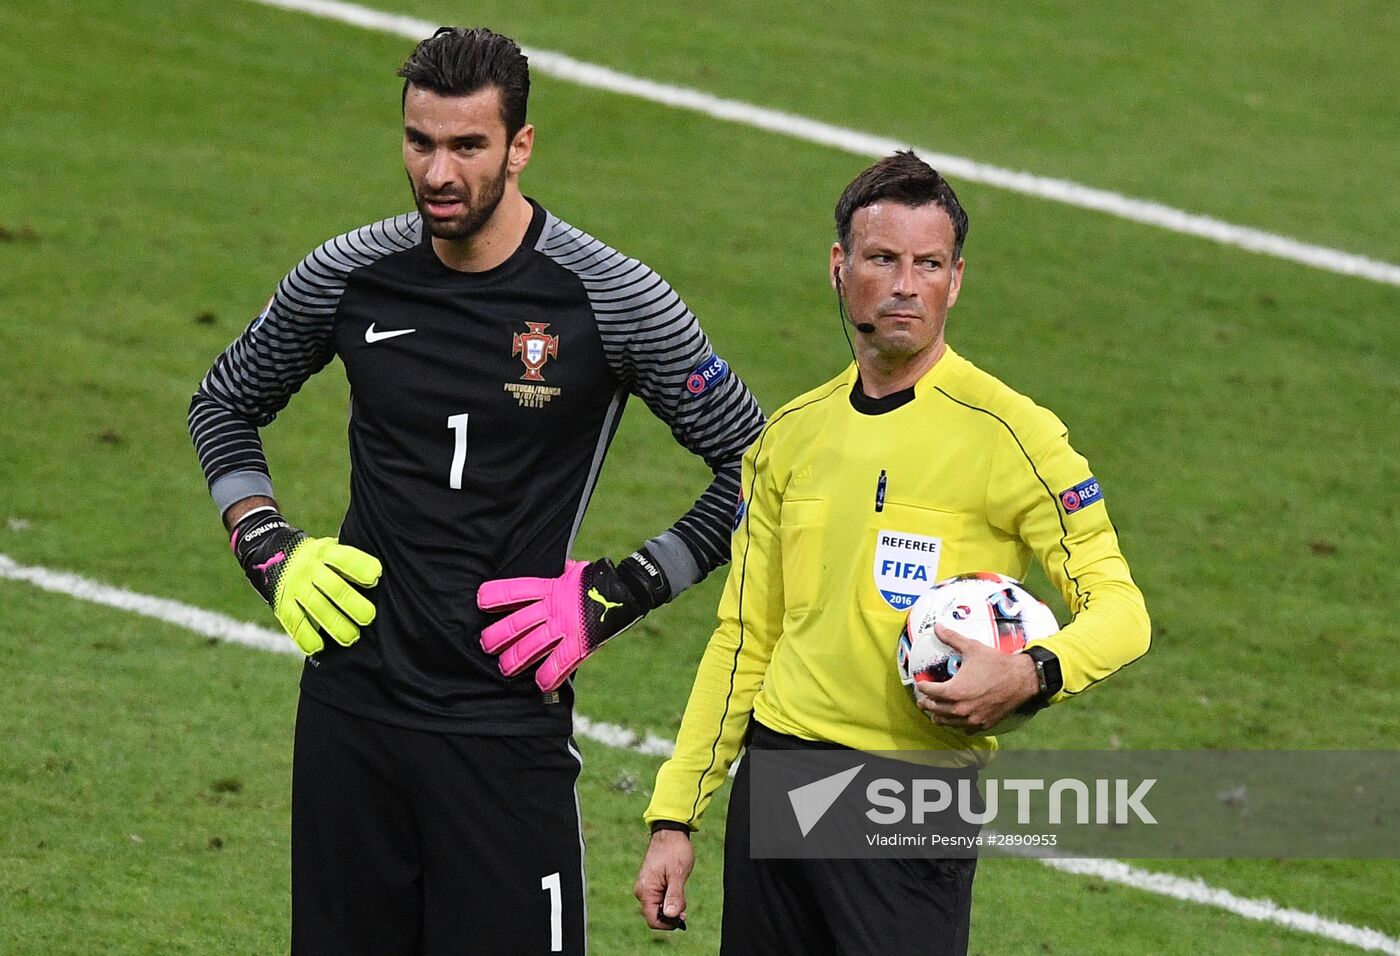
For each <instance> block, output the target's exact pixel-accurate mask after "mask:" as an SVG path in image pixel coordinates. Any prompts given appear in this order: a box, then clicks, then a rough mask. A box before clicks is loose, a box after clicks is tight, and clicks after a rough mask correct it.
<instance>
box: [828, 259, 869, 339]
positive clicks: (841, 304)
mask: <svg viewBox="0 0 1400 956" xmlns="http://www.w3.org/2000/svg"><path fill="white" fill-rule="evenodd" d="M831 281H832V282H834V283H835V284H836V307H837V308H838V309H840V310H841V317H842V318H843V319H845V320H846V321H847V322H850V323H851V324H852V325H854V326H855V327H856V331H857V332H861V333H864V334H865V335H869V334H870V333H871V332H874V331H875V326H874V324H873V323H871V322H852V321H851V317H850V314H849V313H847V311H846V290H845V289H843V288H841V267H840V266H836V267H835V268H833V269H832V270H831Z"/></svg>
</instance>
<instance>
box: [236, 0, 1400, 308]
mask: <svg viewBox="0 0 1400 956" xmlns="http://www.w3.org/2000/svg"><path fill="white" fill-rule="evenodd" d="M252 2H254V3H259V4H262V5H263V6H268V7H277V8H279V9H283V10H291V11H295V12H298V13H307V14H311V15H312V16H317V17H322V18H324V19H328V20H336V21H339V22H341V23H347V24H351V25H353V26H358V27H363V28H365V29H368V30H376V31H379V32H382V33H391V34H395V35H397V36H402V37H405V38H407V39H410V40H421V39H423V38H424V37H426V36H430V35H431V34H432V32H433V31H434V30H435V29H436V28H437V24H434V23H431V22H429V21H427V20H420V19H418V18H417V17H409V16H402V15H399V14H393V13H385V12H383V11H381V10H374V9H371V8H369V7H363V6H360V5H359V4H354V3H343V2H339V0H252ZM524 50H525V53H526V55H527V56H529V58H530V68H531V69H532V70H534V71H536V72H538V73H543V74H545V75H547V76H552V77H555V78H556V79H560V80H564V81H565V82H569V83H575V84H577V85H579V86H586V87H591V88H593V89H598V90H607V91H608V92H611V93H620V94H622V95H624V96H633V97H637V98H640V99H644V100H649V101H651V102H653V103H661V104H663V105H665V106H672V107H675V108H676V109H683V110H689V111H691V112H694V113H702V114H704V115H706V116H711V117H714V118H715V119H720V120H725V121H728V122H731V123H739V124H741V125H744V126H751V127H754V128H756V129H761V130H766V131H767V132H770V133H777V134H779V135H783V136H789V137H792V138H793V139H798V140H803V141H805V142H808V143H816V144H819V145H821V146H827V147H830V148H832V149H837V150H841V151H842V152H847V153H854V154H856V155H858V156H887V155H889V154H890V153H892V152H894V151H895V150H897V149H907V148H909V147H910V146H912V145H913V144H911V143H908V142H906V141H903V140H897V139H891V138H889V137H884V136H875V135H872V134H870V133H862V132H860V131H859V130H853V129H847V128H845V127H841V126H835V125H832V124H830V123H823V122H821V121H820V120H814V119H809V118H808V117H805V116H798V115H796V114H793V113H785V112H783V111H781V110H774V109H767V108H766V107H762V106H755V105H753V104H752V103H745V102H742V101H740V100H730V99H725V98H723V97H719V96H713V95H711V94H709V93H702V92H701V91H699V90H694V89H690V88H688V87H683V86H674V85H672V84H669V83H658V82H656V81H655V80H648V79H645V78H643V77H638V76H632V75H630V74H627V73H620V72H618V71H617V70H613V69H609V68H608V67H605V66H598V65H597V64H594V63H586V62H584V61H582V60H576V59H574V58H573V57H571V56H567V55H566V54H563V53H558V52H555V51H553V50H538V49H534V48H533V47H525V48H524ZM918 151H919V153H920V155H922V156H923V157H924V159H926V160H928V162H929V163H931V164H932V165H933V166H935V167H937V168H938V170H939V171H940V172H942V173H943V174H944V175H947V176H948V177H950V178H951V179H953V180H955V181H956V180H959V179H961V180H966V181H968V182H975V183H983V184H985V185H988V186H994V187H997V188H999V189H1006V190H1010V191H1011V192H1017V193H1022V194H1024V195H1027V196H1035V197H1037V198H1040V199H1047V200H1050V201H1052V202H1058V203H1063V204H1065V205H1068V206H1076V207H1078V208H1080V209H1090V210H1093V211H1095V212H1101V213H1106V214H1108V215H1110V216H1117V217H1118V218H1120V219H1128V220H1131V221H1133V222H1140V223H1144V224H1146V225H1149V226H1157V227H1159V228H1162V229H1166V230H1169V231H1171V232H1177V233H1182V234H1184V235H1188V236H1196V237H1199V238H1202V239H1209V240H1211V241H1212V242H1218V243H1221V244H1222V245H1226V246H1234V247H1236V248H1239V249H1246V250H1248V251H1250V252H1257V253H1261V254H1263V255H1267V256H1274V257H1276V258H1279V259H1287V260H1289V261H1291V262H1299V263H1302V264H1303V265H1305V266H1310V267H1312V268H1315V269H1322V270H1324V271H1327V272H1336V273H1340V274H1341V275H1349V276H1358V277H1360V278H1363V279H1370V280H1371V281H1373V282H1380V283H1384V284H1386V285H1393V286H1400V265H1395V264H1393V263H1389V262H1382V261H1380V260H1377V259H1371V258H1368V257H1366V256H1361V255H1357V254H1355V253H1350V252H1343V251H1342V250H1340V249H1332V248H1329V247H1327V246H1319V245H1315V244H1313V243H1308V242H1303V241H1301V240H1299V239H1292V238H1289V237H1288V236H1282V235H1278V234H1277V233H1272V232H1265V231H1264V230H1262V229H1252V228H1250V227H1248V226H1238V225H1235V224H1233V223H1229V222H1224V221H1223V220H1220V219H1213V218H1211V217H1210V216H1202V215H1198V214H1196V213H1190V212H1185V211H1183V210H1180V209H1174V208H1172V207H1171V206H1166V205H1163V204H1162V203H1157V202H1152V201H1150V200H1146V199H1134V198H1132V197H1131V196H1124V195H1122V194H1121V193H1115V192H1110V191H1109V190H1106V189H1097V188H1095V187H1093V186H1085V185H1083V184H1081V183H1075V182H1071V181H1069V180H1065V179H1054V178H1051V177H1046V176H1037V175H1034V174H1032V173H1026V172H1019V171H1017V170H1012V169H1003V168H1001V167H999V166H992V165H990V164H988V163H981V162H978V161H977V160H974V159H968V158H967V157H965V156H954V155H951V154H949V153H941V152H938V151H936V150H931V149H924V148H922V147H918Z"/></svg>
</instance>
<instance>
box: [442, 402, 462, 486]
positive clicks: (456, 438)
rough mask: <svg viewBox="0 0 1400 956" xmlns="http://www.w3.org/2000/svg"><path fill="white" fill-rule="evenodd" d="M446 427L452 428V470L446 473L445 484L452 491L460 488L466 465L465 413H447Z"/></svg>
mask: <svg viewBox="0 0 1400 956" xmlns="http://www.w3.org/2000/svg"><path fill="white" fill-rule="evenodd" d="M447 427H448V428H450V429H452V432H453V436H452V438H453V444H452V470H451V472H449V473H448V475H447V486H448V487H449V488H451V489H452V490H454V491H461V490H462V472H463V471H465V470H466V467H467V413H466V412H463V413H462V414H460V415H449V416H448V418H447Z"/></svg>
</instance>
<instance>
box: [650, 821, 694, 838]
mask: <svg viewBox="0 0 1400 956" xmlns="http://www.w3.org/2000/svg"><path fill="white" fill-rule="evenodd" d="M662 830H677V831H679V832H681V833H684V834H685V835H686V836H687V837H689V836H690V827H688V826H686V825H685V824H684V823H681V822H680V821H679V820H653V821H652V823H651V832H652V834H653V835H655V834H657V833H660V832H661V831H662Z"/></svg>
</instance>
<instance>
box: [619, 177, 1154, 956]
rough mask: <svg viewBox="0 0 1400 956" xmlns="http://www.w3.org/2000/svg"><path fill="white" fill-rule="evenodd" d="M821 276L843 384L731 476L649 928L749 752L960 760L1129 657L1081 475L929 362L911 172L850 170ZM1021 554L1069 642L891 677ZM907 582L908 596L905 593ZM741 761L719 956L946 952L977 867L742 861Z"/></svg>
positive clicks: (932, 279) (939, 312) (929, 283)
mask: <svg viewBox="0 0 1400 956" xmlns="http://www.w3.org/2000/svg"><path fill="white" fill-rule="evenodd" d="M836 225H837V242H836V243H835V244H834V245H833V246H832V250H831V264H830V270H831V271H830V275H831V280H832V285H833V287H834V288H835V290H836V294H837V296H838V300H839V305H840V311H841V314H842V321H843V323H844V322H846V321H847V311H848V310H849V322H850V324H851V325H852V326H853V327H854V329H855V332H856V344H855V346H854V352H855V363H854V364H853V365H852V366H851V367H849V368H848V369H847V370H846V371H845V372H843V373H842V374H841V375H839V376H837V377H836V378H835V379H833V380H831V381H829V382H827V383H826V384H824V385H822V386H820V387H819V388H816V389H813V390H812V391H810V392H808V393H807V394H805V395H802V396H800V397H799V398H797V399H795V400H793V401H792V402H790V403H788V404H787V405H786V406H784V407H783V408H782V409H781V410H780V411H778V412H777V413H776V414H774V416H773V418H772V420H771V421H770V422H769V423H768V425H767V426H766V427H765V428H764V430H763V433H762V435H760V437H759V439H758V441H757V443H755V445H754V447H753V448H751V449H750V450H749V451H748V452H747V453H746V454H745V456H744V462H743V494H744V500H743V501H742V502H741V503H740V508H739V510H740V516H739V520H738V522H737V524H736V526H735V534H734V539H733V552H732V553H733V564H732V565H731V567H730V571H729V580H728V583H727V584H726V587H725V591H724V597H723V599H722V602H721V604H720V608H719V627H718V628H717V629H716V630H715V632H714V635H713V636H712V637H711V638H710V643H709V647H708V648H707V649H706V651H705V655H704V658H703V659H702V661H701V664H700V670H699V673H698V674H697V675H696V678H695V686H694V689H693V690H692V691H691V695H690V702H689V704H688V705H687V706H686V710H685V716H684V718H683V719H682V722H681V728H680V734H679V736H678V738H677V740H676V752H675V756H674V757H672V758H671V759H670V760H669V761H667V762H666V764H665V765H664V766H662V768H661V771H660V773H659V774H658V775H657V780H656V790H655V794H654V796H653V797H652V801H651V805H650V806H649V807H648V808H647V811H646V819H647V821H648V823H650V825H651V828H652V836H651V843H650V846H649V848H648V850H647V854H646V858H645V860H644V861H643V863H642V867H641V872H640V873H639V875H638V877H637V883H636V888H635V892H636V895H637V898H638V900H639V901H640V902H641V904H642V914H643V916H644V917H645V918H646V921H647V923H648V925H649V926H651V927H653V928H655V929H668V928H673V927H674V926H677V925H679V923H678V920H680V919H684V917H685V915H686V914H685V883H686V879H687V878H688V877H689V874H690V869H691V866H692V865H693V863H694V855H693V853H692V851H691V846H690V841H689V838H690V832H691V831H692V830H696V829H698V828H699V826H700V822H701V818H702V816H703V815H704V812H705V809H706V807H707V806H708V804H709V802H710V798H711V797H712V795H713V794H714V792H715V790H716V789H717V788H718V787H719V785H720V783H721V782H723V780H724V777H725V773H726V771H727V770H728V769H729V766H730V764H731V763H732V762H733V761H734V759H735V758H736V756H737V755H738V753H739V750H740V748H741V747H742V746H743V745H744V744H745V742H746V741H747V745H748V746H749V747H750V748H756V749H773V750H821V749H830V748H831V747H832V746H833V745H836V746H839V747H849V748H855V749H859V750H866V751H927V750H932V749H937V750H941V751H947V752H955V753H958V754H960V755H965V758H963V757H957V758H951V759H953V760H961V759H965V760H966V761H967V763H968V765H969V766H975V765H976V764H978V763H980V762H981V760H982V758H981V756H980V755H978V754H976V753H975V752H976V751H985V750H988V749H991V748H993V747H995V746H996V743H995V738H994V737H986V736H979V734H980V733H981V732H982V731H985V730H986V729H987V728H989V727H992V726H993V725H995V724H997V723H998V722H999V721H1000V720H1001V719H1002V718H1003V717H1006V716H1007V715H1010V714H1011V713H1012V712H1013V711H1017V710H1027V711H1031V710H1034V709H1036V708H1039V707H1043V706H1045V705H1047V704H1050V703H1054V702H1057V701H1061V700H1064V699H1066V698H1067V697H1070V696H1073V695H1075V694H1078V693H1080V692H1081V691H1083V690H1085V689H1086V688H1088V687H1090V686H1092V685H1093V684H1095V683H1097V682H1098V681H1100V680H1103V679H1104V678H1105V677H1108V676H1109V675H1110V674H1112V673H1113V672H1114V671H1116V670H1118V669H1119V668H1120V667H1122V666H1124V665H1125V664H1127V663H1129V662H1130V661H1132V660H1134V659H1136V658H1137V657H1139V656H1140V655H1142V654H1143V653H1145V652H1146V650H1147V646H1148V633H1149V629H1148V619H1147V613H1146V610H1145V608H1144V605H1143V600H1142V595H1141V594H1140V593H1139V591H1138V589H1137V587H1136V586H1135V585H1134V584H1133V580H1132V577H1131V576H1130V575H1129V573H1128V565H1127V563H1126V562H1125V561H1124V559H1123V555H1122V553H1121V552H1120V551H1119V548H1118V539H1117V535H1116V533H1115V532H1114V530H1113V525H1112V524H1111V523H1110V521H1109V520H1108V513H1107V506H1106V505H1105V504H1104V502H1103V492H1102V490H1101V489H1100V487H1099V484H1098V482H1097V481H1095V480H1094V478H1093V476H1092V474H1091V473H1090V471H1089V466H1088V463H1087V462H1085V460H1084V459H1083V458H1082V457H1080V456H1079V455H1078V454H1076V453H1075V451H1074V449H1073V448H1071V447H1070V444H1069V441H1068V437H1067V434H1066V431H1065V428H1064V426H1063V425H1062V424H1060V422H1059V420H1058V419H1056V418H1055V416H1054V415H1052V414H1051V413H1050V412H1048V411H1046V410H1045V409H1043V408H1040V407H1039V406H1037V405H1035V404H1034V403H1032V402H1031V401H1030V400H1029V399H1027V398H1025V397H1023V396H1021V395H1018V394H1016V393H1015V392H1013V391H1012V390H1011V389H1009V388H1008V387H1006V386H1005V385H1003V384H1002V383H1001V382H999V381H997V380H996V379H995V378H993V377H992V376H990V375H988V374H987V373H986V372H983V371H981V370H979V369H978V368H976V367H975V366H973V365H972V363H970V362H968V361H967V360H966V359H964V358H962V357H961V356H959V355H957V354H956V353H954V352H953V351H952V349H950V348H948V346H947V344H946V342H945V340H944V326H945V323H946V320H947V316H948V310H949V309H950V308H951V307H952V306H953V304H954V302H956V301H957V298H958V293H959V291H960V290H961V288H962V278H963V259H962V246H963V240H964V238H965V237H966V236H967V214H966V213H965V212H964V211H963V209H962V207H961V206H960V205H959V203H958V199H957V196H956V195H954V193H953V190H952V188H951V187H950V186H949V185H948V183H947V182H945V181H944V180H943V178H942V177H940V176H939V175H938V173H936V172H935V171H934V170H933V169H931V168H930V167H929V166H928V165H927V164H925V163H924V162H923V161H922V160H920V159H919V158H918V157H917V156H915V155H914V154H913V153H911V152H905V153H897V154H895V155H894V156H891V157H889V158H887V159H884V160H881V161H880V162H878V163H876V164H875V165H874V166H872V167H870V168H869V169H867V170H865V171H864V172H862V173H861V174H860V175H859V176H857V177H856V178H855V180H854V181H852V182H851V184H850V185H849V186H848V187H847V188H846V190H845V192H844V193H843V194H842V196H841V199H840V201H839V202H838V203H837V206H836ZM1032 557H1034V558H1035V559H1037V560H1039V562H1040V563H1041V565H1042V566H1043V567H1044V569H1045V571H1046V574H1047V576H1048V577H1049V578H1050V580H1051V581H1052V582H1054V584H1055V585H1056V586H1057V587H1058V588H1059V590H1060V593H1061V594H1062V595H1063V596H1064V599H1065V602H1066V603H1067V604H1068V605H1069V607H1070V610H1071V611H1072V612H1073V614H1074V620H1073V622H1072V623H1070V624H1069V625H1067V626H1066V627H1065V628H1064V629H1063V630H1062V631H1060V632H1059V633H1058V634H1056V635H1054V636H1053V637H1051V638H1049V639H1047V640H1045V641H1043V642H1038V643H1037V644H1036V645H1035V646H1033V647H1030V648H1028V649H1027V650H1026V651H1025V652H1024V653H1020V654H1013V655H1002V654H1000V653H998V652H997V651H994V650H992V649H991V648H988V647H985V646H983V645H981V644H977V643H976V642H973V641H968V640H966V639H963V638H961V637H960V636H958V635H953V634H949V635H948V636H947V637H945V641H947V642H948V643H949V644H951V645H953V646H954V647H955V648H956V649H957V650H958V651H959V653H961V654H962V665H961V667H960V669H959V671H958V673H957V676H955V677H953V678H952V679H951V680H949V681H947V682H946V683H943V684H931V683H921V684H920V685H918V686H919V688H920V689H921V690H922V691H923V692H924V693H925V694H927V695H929V696H927V697H925V698H924V699H923V700H922V702H921V704H920V706H921V707H923V708H924V709H925V710H926V711H927V715H925V714H922V713H920V712H919V710H917V709H916V708H915V707H914V706H913V705H912V704H911V703H910V702H909V700H908V696H907V694H906V692H905V690H904V688H903V687H902V686H901V685H900V683H899V679H898V677H897V676H896V669H895V662H894V656H895V655H894V636H895V635H896V634H898V632H899V628H900V625H901V621H902V617H903V615H904V613H905V611H906V610H907V608H908V603H909V602H910V601H912V597H911V593H919V592H921V591H923V590H926V589H927V588H928V586H929V585H930V584H931V583H932V582H934V581H937V580H940V579H942V578H946V577H951V576H953V575H956V574H963V573H969V572H974V571H997V572H1001V573H1003V574H1009V575H1011V576H1013V577H1017V578H1021V577H1024V575H1025V573H1026V571H1027V569H1028V568H1029V566H1030V561H1031V559H1032ZM920 582H922V583H920ZM750 794H751V782H750V773H749V761H748V760H744V761H743V762H741V763H740V764H739V769H738V772H737V773H736V775H735V778H734V786H733V790H732V793H731V797H730V802H729V816H728V830H727V833H726V836H725V850H724V916H723V930H722V936H721V949H720V952H721V953H722V954H724V956H747V954H754V956H758V954H764V956H766V954H772V953H816V952H820V953H849V954H866V953H924V954H930V956H932V954H956V953H964V952H966V949H967V940H968V917H969V913H970V911H971V904H972V878H973V873H974V870H975V867H976V860H975V859H970V860H965V859H950V860H927V859H892V858H885V859H852V860H845V859H841V860H828V859H753V858H751V857H750V855H749V825H750V821H749V810H748V807H749V802H750Z"/></svg>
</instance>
